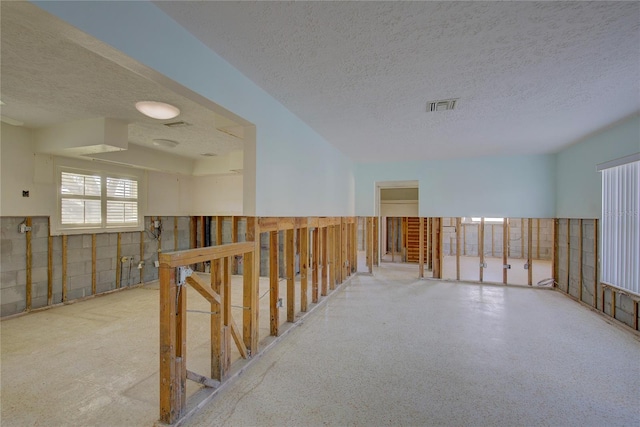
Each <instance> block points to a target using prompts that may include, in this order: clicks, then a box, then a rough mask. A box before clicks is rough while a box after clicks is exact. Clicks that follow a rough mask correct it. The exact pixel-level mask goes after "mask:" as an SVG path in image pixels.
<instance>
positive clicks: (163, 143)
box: [153, 139, 180, 148]
mask: <svg viewBox="0 0 640 427" xmlns="http://www.w3.org/2000/svg"><path fill="white" fill-rule="evenodd" d="M179 144H180V143H179V142H178V141H174V140H172V139H154V140H153V145H155V146H156V147H165V148H176V147H177V146H178V145H179Z"/></svg>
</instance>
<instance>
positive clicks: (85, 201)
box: [60, 172, 102, 225]
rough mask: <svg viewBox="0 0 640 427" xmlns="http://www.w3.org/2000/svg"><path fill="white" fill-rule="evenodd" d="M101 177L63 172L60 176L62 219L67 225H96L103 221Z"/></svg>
mask: <svg viewBox="0 0 640 427" xmlns="http://www.w3.org/2000/svg"><path fill="white" fill-rule="evenodd" d="M100 199H101V177H100V176H96V175H83V174H76V173H69V172H62V175H61V177H60V220H61V223H62V224H65V225H94V224H100V223H101V222H102V204H101V200H100Z"/></svg>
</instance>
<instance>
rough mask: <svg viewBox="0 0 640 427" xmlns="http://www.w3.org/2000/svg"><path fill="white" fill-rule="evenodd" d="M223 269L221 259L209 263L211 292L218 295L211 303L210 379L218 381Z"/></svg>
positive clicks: (221, 352) (221, 361)
mask: <svg viewBox="0 0 640 427" xmlns="http://www.w3.org/2000/svg"><path fill="white" fill-rule="evenodd" d="M223 269H224V268H223V266H222V260H221V259H215V260H212V261H211V270H210V271H211V290H212V291H213V292H215V293H216V294H218V295H219V300H218V301H215V300H214V301H211V331H210V332H211V378H213V379H214V380H218V381H222V380H223V379H224V376H225V372H224V368H225V366H224V349H223V332H222V325H223V311H224V307H223V305H222V304H220V302H222V301H224V297H225V296H224V295H223V293H222V292H223V287H222V280H223V279H222V274H223Z"/></svg>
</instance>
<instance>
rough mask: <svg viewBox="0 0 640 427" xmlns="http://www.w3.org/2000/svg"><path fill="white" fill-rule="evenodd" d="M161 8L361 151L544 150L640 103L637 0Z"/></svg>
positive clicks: (392, 155) (361, 154)
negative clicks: (436, 103)
mask: <svg viewBox="0 0 640 427" xmlns="http://www.w3.org/2000/svg"><path fill="white" fill-rule="evenodd" d="M156 5H157V6H158V7H159V8H160V9H162V10H163V11H165V13H167V14H168V15H170V16H171V17H172V18H173V19H175V20H176V21H177V22H178V23H180V24H181V25H182V26H183V27H185V28H186V29H187V30H188V31H190V32H191V33H192V34H194V35H195V36H196V37H198V38H199V39H200V40H202V41H203V42H204V43H205V44H207V45H208V46H209V47H210V48H211V49H212V50H214V51H215V52H217V53H218V54H220V55H221V56H222V57H224V58H225V59H226V60H227V61H229V62H230V63H231V64H232V65H234V66H235V67H236V68H238V69H239V70H240V71H241V72H243V73H244V74H245V75H246V76H247V77H249V78H250V79H252V80H253V81H254V82H256V83H257V84H258V85H260V86H261V87H262V88H263V89H265V90H266V91H267V92H269V93H270V94H271V95H272V96H274V97H275V98H277V99H278V100H280V101H281V102H282V103H283V104H284V105H285V106H286V107H287V108H289V110H291V111H292V112H293V113H295V114H297V115H298V116H299V117H300V118H301V119H302V120H304V121H305V122H307V123H308V124H309V125H310V126H312V127H313V128H314V129H315V130H316V131H317V132H318V133H320V134H321V135H323V136H324V137H325V138H326V139H327V140H328V141H329V142H331V143H332V144H334V145H335V146H336V147H338V148H339V149H340V150H342V151H343V152H344V153H346V154H347V155H348V156H350V157H351V158H352V159H354V160H357V161H392V160H418V159H439V158H450V157H461V156H464V157H466V156H478V155H496V154H504V155H510V154H528V153H548V152H553V151H556V150H558V149H560V148H562V147H564V146H566V145H568V144H571V143H572V142H575V141H576V140H578V139H580V138H582V137H584V136H586V135H588V134H589V133H592V132H594V131H596V130H598V129H601V128H603V127H605V126H607V125H610V124H612V123H613V122H615V121H618V120H620V119H622V118H624V117H626V116H629V115H630V114H633V113H635V112H637V111H638V110H640V3H638V2H604V3H597V2H295V3H289V2H177V1H176V2H173V1H168V2H156ZM442 98H459V101H458V105H457V107H456V109H455V110H454V111H447V112H439V113H427V112H426V103H427V102H428V101H431V100H436V99H442Z"/></svg>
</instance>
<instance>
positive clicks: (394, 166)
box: [356, 155, 556, 218]
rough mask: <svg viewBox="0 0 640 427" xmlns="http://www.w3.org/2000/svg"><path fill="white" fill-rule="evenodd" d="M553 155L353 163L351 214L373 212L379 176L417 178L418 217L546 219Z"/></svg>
mask: <svg viewBox="0 0 640 427" xmlns="http://www.w3.org/2000/svg"><path fill="white" fill-rule="evenodd" d="M555 171H556V167H555V156H554V155H534V156H513V157H483V158H472V159H455V160H437V161H426V162H404V163H384V164H358V165H357V166H356V214H357V215H373V214H374V212H375V185H376V182H380V181H406V180H418V181H419V190H420V192H419V210H420V216H443V217H457V216H485V217H512V218H518V217H527V218H551V217H553V216H554V214H555Z"/></svg>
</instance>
